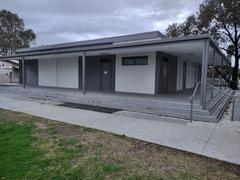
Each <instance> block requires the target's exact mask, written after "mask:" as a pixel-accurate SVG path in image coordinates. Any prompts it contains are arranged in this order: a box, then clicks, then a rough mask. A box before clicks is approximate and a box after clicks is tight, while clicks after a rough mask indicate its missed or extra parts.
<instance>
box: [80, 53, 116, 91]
mask: <svg viewBox="0 0 240 180" xmlns="http://www.w3.org/2000/svg"><path fill="white" fill-rule="evenodd" d="M78 59H79V60H78V67H79V89H82V57H79V58H78ZM102 59H110V60H111V62H112V68H113V69H112V81H113V82H112V91H114V90H115V56H114V55H107V56H87V57H86V90H90V91H100V90H101V84H100V83H101V79H100V78H101V76H100V74H101V73H100V72H101V64H100V63H101V60H102Z"/></svg>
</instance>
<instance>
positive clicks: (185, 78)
mask: <svg viewBox="0 0 240 180" xmlns="http://www.w3.org/2000/svg"><path fill="white" fill-rule="evenodd" d="M186 82H187V63H186V62H184V63H183V90H185V89H186Z"/></svg>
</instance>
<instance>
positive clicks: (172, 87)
mask: <svg viewBox="0 0 240 180" xmlns="http://www.w3.org/2000/svg"><path fill="white" fill-rule="evenodd" d="M164 57H166V58H168V62H169V63H168V72H169V73H168V83H167V93H174V92H176V82H177V57H175V56H172V55H169V54H165V53H162V52H157V56H156V78H155V79H156V82H155V93H156V94H161V93H162V89H163V87H162V86H163V84H162V83H161V72H162V63H163V58H164Z"/></svg>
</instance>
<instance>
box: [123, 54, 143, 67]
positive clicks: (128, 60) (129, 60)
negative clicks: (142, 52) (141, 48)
mask: <svg viewBox="0 0 240 180" xmlns="http://www.w3.org/2000/svg"><path fill="white" fill-rule="evenodd" d="M122 65H124V66H128V65H148V57H147V56H137V57H123V58H122Z"/></svg>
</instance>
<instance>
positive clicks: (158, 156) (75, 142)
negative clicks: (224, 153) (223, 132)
mask: <svg viewBox="0 0 240 180" xmlns="http://www.w3.org/2000/svg"><path fill="white" fill-rule="evenodd" d="M239 171H240V168H239V166H236V165H232V164H228V163H224V162H221V161H217V160H213V159H209V158H205V157H201V156H198V155H194V154H190V153H186V152H182V151H178V150H174V149H170V148H166V147H162V146H159V145H155V144H151V143H147V142H143V141H139V140H135V139H131V138H127V137H125V136H117V135H113V134H111V133H106V132H102V131H98V130H94V129H89V128H84V127H79V126H74V125H69V124H64V123H60V122H56V121H51V120H47V119H43V118H39V117H34V116H30V115H27V114H23V113H15V112H11V111H5V110H0V179H224V180H228V179H240V172H239Z"/></svg>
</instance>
